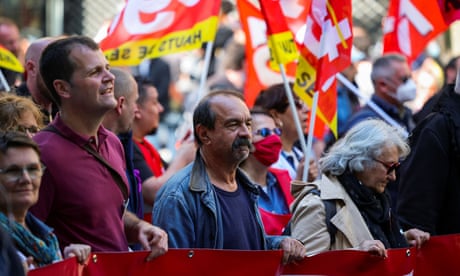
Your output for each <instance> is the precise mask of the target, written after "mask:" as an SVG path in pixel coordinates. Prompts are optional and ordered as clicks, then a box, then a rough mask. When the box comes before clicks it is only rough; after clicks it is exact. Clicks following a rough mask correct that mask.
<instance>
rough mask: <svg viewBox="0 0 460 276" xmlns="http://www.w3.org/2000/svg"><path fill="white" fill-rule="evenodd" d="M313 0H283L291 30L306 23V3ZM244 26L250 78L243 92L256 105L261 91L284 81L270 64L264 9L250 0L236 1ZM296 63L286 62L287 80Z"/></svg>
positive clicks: (250, 104)
mask: <svg viewBox="0 0 460 276" xmlns="http://www.w3.org/2000/svg"><path fill="white" fill-rule="evenodd" d="M308 1H310V0H283V1H281V2H280V3H281V8H282V10H283V14H284V15H285V17H286V20H287V22H288V27H289V29H290V30H291V31H293V32H297V31H298V30H299V29H300V27H301V24H304V23H305V16H306V6H305V5H304V3H306V2H308ZM236 3H237V7H238V11H239V14H240V21H241V27H242V29H243V31H244V33H245V36H246V63H247V66H246V67H247V80H246V85H245V88H244V95H245V99H246V103H247V104H248V106H250V107H251V106H252V105H253V104H254V100H255V99H256V97H257V95H258V94H259V92H260V91H261V90H262V89H264V88H266V87H268V86H270V85H273V84H277V83H281V82H283V78H282V76H281V74H280V73H279V71H278V69H276V70H275V69H274V68H272V67H270V66H269V61H270V52H269V49H268V45H267V36H266V32H267V25H266V23H265V20H264V17H263V15H262V13H261V11H260V10H259V9H258V8H257V7H255V6H254V5H253V4H252V3H250V2H249V1H248V0H237V1H236ZM295 70H296V63H295V62H290V63H288V64H287V65H286V74H287V76H288V79H289V80H291V81H294V79H295Z"/></svg>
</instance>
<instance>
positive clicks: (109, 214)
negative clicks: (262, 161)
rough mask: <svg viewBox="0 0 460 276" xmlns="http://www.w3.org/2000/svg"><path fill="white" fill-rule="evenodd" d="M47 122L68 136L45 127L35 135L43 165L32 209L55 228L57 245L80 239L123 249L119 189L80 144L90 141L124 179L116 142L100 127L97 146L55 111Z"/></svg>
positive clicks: (96, 246)
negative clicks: (55, 113)
mask: <svg viewBox="0 0 460 276" xmlns="http://www.w3.org/2000/svg"><path fill="white" fill-rule="evenodd" d="M51 124H52V125H53V126H54V127H55V128H56V129H57V130H58V131H60V133H62V134H63V135H64V136H66V137H68V138H69V139H71V140H72V141H70V140H69V139H67V138H64V137H62V136H61V135H59V134H57V133H53V132H50V131H40V132H39V133H37V134H36V135H35V136H34V140H35V141H36V142H37V143H38V145H39V146H40V150H41V159H42V162H43V163H44V165H45V166H46V170H45V172H44V174H43V178H42V183H41V187H40V196H39V200H38V203H37V204H36V205H35V206H33V207H32V208H31V212H32V213H33V214H34V215H35V216H37V217H38V218H39V219H41V220H42V221H44V222H45V223H46V224H47V225H49V226H51V227H53V228H54V233H55V234H56V236H57V237H58V239H59V243H60V247H61V249H62V248H64V247H65V246H67V245H69V244H70V243H85V244H88V245H90V246H91V250H92V251H127V250H128V243H127V240H126V236H125V233H124V224H123V219H122V214H123V195H122V193H121V190H120V188H119V187H118V185H117V184H116V182H115V180H114V179H113V178H112V176H111V174H110V172H109V170H108V169H107V168H106V167H105V166H104V165H102V164H101V163H100V162H99V161H97V160H96V159H95V158H94V156H92V155H91V154H90V153H88V152H87V151H86V150H84V149H82V148H81V147H80V146H79V145H80V144H84V143H90V144H91V145H92V146H93V147H94V148H95V149H96V150H97V151H98V152H99V154H100V155H102V156H103V157H104V158H105V159H106V160H107V161H108V162H109V163H110V164H111V165H112V166H113V167H114V168H115V169H116V170H117V171H118V172H119V174H120V175H121V176H123V178H124V180H125V183H128V182H127V179H126V175H125V160H124V153H123V147H122V145H121V143H120V141H119V140H118V138H117V137H116V136H115V134H113V133H111V132H110V131H108V130H106V129H105V128H104V127H102V126H101V127H100V128H99V130H98V133H97V135H98V141H99V146H98V147H96V145H95V143H94V142H91V141H93V140H94V138H92V137H83V136H80V135H79V134H77V133H75V132H73V131H72V130H71V129H70V128H68V127H67V126H66V125H65V124H64V122H63V121H62V120H61V119H60V116H59V114H58V115H57V116H56V118H55V119H54V121H53V122H52V123H51ZM127 186H128V185H127Z"/></svg>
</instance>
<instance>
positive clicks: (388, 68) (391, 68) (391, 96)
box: [340, 54, 417, 135]
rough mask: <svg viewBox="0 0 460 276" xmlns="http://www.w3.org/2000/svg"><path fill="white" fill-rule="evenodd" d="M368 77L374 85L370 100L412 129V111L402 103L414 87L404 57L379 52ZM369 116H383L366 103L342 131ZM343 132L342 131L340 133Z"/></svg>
mask: <svg viewBox="0 0 460 276" xmlns="http://www.w3.org/2000/svg"><path fill="white" fill-rule="evenodd" d="M371 80H372V83H373V85H374V95H372V98H371V101H372V102H374V103H375V104H376V105H377V106H378V107H380V108H381V109H382V110H383V111H384V112H385V113H386V114H387V115H388V116H390V117H391V118H392V119H393V120H394V121H396V122H397V123H398V124H399V125H401V126H402V127H403V128H405V129H406V131H407V132H410V131H412V129H413V128H414V127H415V123H414V121H413V118H412V112H411V110H410V109H409V108H407V107H405V106H404V103H405V102H407V101H411V100H413V99H414V98H415V96H416V91H417V87H416V85H415V82H414V81H413V80H412V79H411V70H410V68H409V64H408V63H407V60H406V58H405V57H404V56H402V55H399V54H386V55H383V56H381V57H380V58H378V59H377V60H375V62H374V64H373V66H372V72H371ZM368 118H379V119H382V118H380V116H379V115H378V114H377V113H376V112H375V111H374V110H373V109H372V108H370V107H369V106H368V105H365V106H364V107H363V108H362V109H361V110H360V111H358V112H357V113H355V114H354V115H353V116H352V117H351V118H350V119H349V121H348V122H347V125H346V127H345V132H346V131H347V130H348V129H350V128H351V127H352V126H354V125H356V124H357V123H359V122H361V121H363V120H365V119H368ZM343 134H345V133H340V135H343Z"/></svg>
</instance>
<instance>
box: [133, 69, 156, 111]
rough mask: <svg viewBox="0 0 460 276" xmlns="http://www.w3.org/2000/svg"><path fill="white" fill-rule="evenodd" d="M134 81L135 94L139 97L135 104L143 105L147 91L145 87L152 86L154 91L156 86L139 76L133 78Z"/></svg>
mask: <svg viewBox="0 0 460 276" xmlns="http://www.w3.org/2000/svg"><path fill="white" fill-rule="evenodd" d="M134 79H135V80H136V82H137V92H138V94H139V97H138V98H137V104H139V105H143V104H144V102H145V101H146V99H147V89H146V87H147V86H153V87H155V89H156V86H155V84H153V82H152V81H150V80H149V79H148V78H144V77H141V76H135V77H134Z"/></svg>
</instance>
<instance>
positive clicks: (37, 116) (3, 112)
mask: <svg viewBox="0 0 460 276" xmlns="http://www.w3.org/2000/svg"><path fill="white" fill-rule="evenodd" d="M41 127H43V115H42V113H41V112H40V109H39V108H38V106H37V105H36V104H35V103H34V102H33V101H32V100H31V99H29V98H25V97H21V96H17V95H14V94H0V131H19V132H24V133H26V134H27V135H28V136H29V137H32V136H34V135H35V133H37V132H38V131H39V130H40V128H41Z"/></svg>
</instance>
